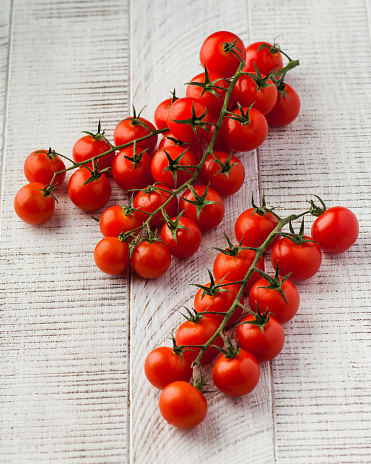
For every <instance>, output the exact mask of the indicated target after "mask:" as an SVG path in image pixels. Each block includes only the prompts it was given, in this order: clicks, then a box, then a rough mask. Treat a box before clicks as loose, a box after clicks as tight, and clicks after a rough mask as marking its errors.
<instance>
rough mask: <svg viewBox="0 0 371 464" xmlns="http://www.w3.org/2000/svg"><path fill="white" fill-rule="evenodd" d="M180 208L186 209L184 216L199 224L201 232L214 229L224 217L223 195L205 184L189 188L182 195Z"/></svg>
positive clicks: (181, 209)
mask: <svg viewBox="0 0 371 464" xmlns="http://www.w3.org/2000/svg"><path fill="white" fill-rule="evenodd" d="M179 209H180V211H184V215H183V216H184V217H188V218H189V219H192V221H194V222H195V223H196V224H197V225H198V227H199V228H200V230H201V232H206V231H208V230H211V229H214V228H215V227H216V226H217V225H219V224H220V223H221V222H222V220H223V217H224V203H223V200H222V197H221V196H220V195H219V193H217V192H216V191H215V190H214V189H212V188H209V187H207V186H205V185H195V186H194V187H190V188H188V189H187V190H186V191H185V192H184V193H183V194H182V196H181V199H180V202H179Z"/></svg>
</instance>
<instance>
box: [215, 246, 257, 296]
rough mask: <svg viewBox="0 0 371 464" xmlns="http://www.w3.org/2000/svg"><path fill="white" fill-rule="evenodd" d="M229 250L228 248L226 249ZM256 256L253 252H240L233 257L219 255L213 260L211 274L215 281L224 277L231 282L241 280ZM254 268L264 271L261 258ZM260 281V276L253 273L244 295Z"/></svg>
mask: <svg viewBox="0 0 371 464" xmlns="http://www.w3.org/2000/svg"><path fill="white" fill-rule="evenodd" d="M228 249H229V248H228ZM255 256H256V252H255V251H254V250H240V251H238V253H237V254H236V255H235V256H229V255H228V254H224V253H219V254H218V256H217V257H216V258H215V261H214V267H213V273H214V276H215V278H216V279H222V278H223V277H226V278H227V279H228V280H229V281H231V282H238V281H240V280H243V279H244V277H245V275H246V274H247V271H248V270H249V268H250V266H251V265H252V263H253V261H254V259H255ZM256 267H257V268H259V269H261V270H262V271H264V260H263V258H262V257H261V258H260V259H259V261H258V262H257V264H256ZM259 279H260V275H259V274H258V273H257V272H256V271H254V272H253V273H252V275H251V277H250V278H249V280H248V281H247V283H246V286H245V289H244V293H249V291H250V289H251V287H252V286H253V285H254V283H255V282H256V281H257V280H259Z"/></svg>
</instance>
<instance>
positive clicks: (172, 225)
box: [162, 209, 188, 243]
mask: <svg viewBox="0 0 371 464" xmlns="http://www.w3.org/2000/svg"><path fill="white" fill-rule="evenodd" d="M183 213H184V211H181V212H180V213H179V214H178V216H177V217H176V219H175V221H173V220H172V219H171V218H170V217H169V215H168V214H167V213H166V211H165V210H164V209H162V214H163V216H164V218H165V221H166V224H167V226H168V228H169V230H170V232H171V236H172V237H173V239H174V241H175V243H178V238H177V236H176V233H177V232H178V230H179V229H185V230H188V227H186V226H182V225H181V224H179V222H180V219H181V217H182V215H183Z"/></svg>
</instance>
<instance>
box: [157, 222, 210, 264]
mask: <svg viewBox="0 0 371 464" xmlns="http://www.w3.org/2000/svg"><path fill="white" fill-rule="evenodd" d="M176 220H177V218H172V220H171V221H172V222H171V228H170V227H169V224H168V223H167V224H164V225H163V226H162V229H161V240H162V242H163V243H165V245H167V246H168V248H169V250H170V253H171V254H172V255H173V256H175V257H177V258H188V257H189V256H192V255H193V254H194V253H196V251H197V250H198V249H199V247H200V245H201V231H200V228H199V227H198V225H197V224H196V223H195V222H194V221H192V219H189V218H187V217H181V218H180V219H179V224H178V225H179V226H180V227H179V228H177V229H176V231H175V230H174V233H175V237H176V240H175V238H174V236H173V233H172V230H173V224H174V223H175V221H176Z"/></svg>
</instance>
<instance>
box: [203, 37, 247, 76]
mask: <svg viewBox="0 0 371 464" xmlns="http://www.w3.org/2000/svg"><path fill="white" fill-rule="evenodd" d="M236 40H237V42H236V48H235V49H234V51H235V53H236V54H237V55H238V56H236V54H235V53H233V52H232V51H229V52H228V51H226V50H225V45H224V44H225V43H233V42H235V41H236ZM244 59H245V45H244V43H243V42H242V40H241V39H240V38H239V37H238V36H237V35H236V34H233V33H232V32H228V31H218V32H214V33H213V34H211V35H210V36H209V37H208V38H207V39H206V40H205V41H204V43H203V44H202V47H201V50H200V62H201V64H202V66H203V65H204V64H205V65H206V68H207V70H208V71H212V72H215V73H217V74H219V75H220V76H222V77H232V76H234V74H235V73H236V71H237V69H238V66H239V65H240V62H241V61H244Z"/></svg>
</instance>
